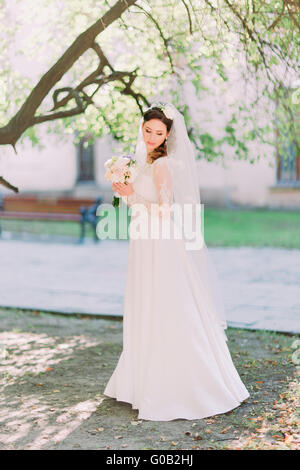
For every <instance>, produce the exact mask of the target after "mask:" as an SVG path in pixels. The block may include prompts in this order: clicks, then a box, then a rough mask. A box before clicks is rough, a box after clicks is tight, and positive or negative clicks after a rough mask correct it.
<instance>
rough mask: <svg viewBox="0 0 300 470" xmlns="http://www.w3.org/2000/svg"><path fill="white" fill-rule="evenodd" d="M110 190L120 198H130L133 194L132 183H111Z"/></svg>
mask: <svg viewBox="0 0 300 470" xmlns="http://www.w3.org/2000/svg"><path fill="white" fill-rule="evenodd" d="M112 188H113V190H114V191H115V192H116V193H119V194H120V195H121V196H130V194H132V193H133V192H134V189H133V185H132V183H126V184H125V183H113V184H112Z"/></svg>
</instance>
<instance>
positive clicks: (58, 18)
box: [0, 0, 300, 161]
mask: <svg viewBox="0 0 300 470" xmlns="http://www.w3.org/2000/svg"><path fill="white" fill-rule="evenodd" d="M188 6H189V12H187V4H186V3H185V2H182V1H181V0H176V1H173V2H167V3H166V2H164V1H162V0H153V1H151V5H150V4H149V3H146V2H140V1H138V2H137V3H136V5H133V6H131V7H130V8H129V10H126V11H125V12H124V13H123V14H122V16H121V18H119V19H118V20H117V21H115V22H114V23H113V24H111V25H110V26H109V27H108V28H107V29H106V30H105V31H104V32H103V33H101V35H99V37H98V38H97V41H98V43H99V45H100V46H101V48H102V50H103V51H104V53H105V55H106V57H108V58H109V61H110V63H111V64H112V66H113V67H114V69H115V70H119V71H125V70H127V71H133V70H135V69H137V78H136V79H135V81H134V85H133V90H134V92H135V93H136V94H141V95H143V96H144V97H146V98H147V100H148V102H151V100H152V99H153V98H156V97H157V96H158V95H159V94H163V93H166V92H168V93H169V95H170V96H171V97H172V100H173V103H174V104H175V105H177V106H178V107H179V108H180V109H181V110H183V112H184V114H185V118H186V122H187V125H188V126H189V133H190V137H191V139H192V140H193V141H194V143H195V145H196V148H197V151H198V157H200V158H206V159H208V160H213V159H215V158H217V157H220V156H224V154H225V149H226V148H228V147H229V148H231V150H232V151H233V153H234V155H235V156H236V157H237V158H248V157H249V158H250V161H254V160H253V156H250V154H251V152H250V151H249V148H248V145H247V144H248V142H252V141H254V140H258V141H260V142H262V143H266V144H268V145H274V144H275V141H274V136H273V127H274V126H275V125H276V127H277V128H278V129H279V145H280V146H281V149H282V151H283V152H285V149H286V141H288V142H289V143H290V142H291V141H293V140H295V145H296V146H297V148H298V150H299V135H300V134H299V119H298V120H297V112H298V111H297V110H299V102H300V99H299V87H298V88H296V89H295V90H294V91H293V90H292V92H291V93H290V95H289V96H287V94H286V90H285V87H284V86H282V87H280V86H279V85H280V83H282V80H284V77H286V76H287V75H288V73H290V74H292V72H294V73H295V72H296V73H297V72H298V64H299V47H298V44H299V28H297V23H295V18H294V17H295V16H296V15H294V17H293V15H292V14H289V11H290V10H289V9H287V6H286V2H285V3H283V0H279V1H278V0H268V1H267V0H257V1H256V2H255V5H254V2H250V1H248V0H241V1H239V2H227V1H225V0H220V1H219V2H215V1H212V2H206V1H204V0H203V1H202V0H201V1H196V0H195V1H194V0H193V1H190V2H188ZM254 7H255V9H254ZM142 8H143V9H144V10H142ZM108 9H109V5H108V3H107V2H100V1H96V2H95V0H86V1H85V2H84V6H83V4H82V1H81V0H63V8H61V2H60V1H59V0H41V1H40V2H39V3H38V6H37V3H36V1H34V0H10V1H9V2H8V1H5V0H0V22H1V29H0V48H1V56H0V126H4V125H5V124H6V123H7V122H8V121H9V120H10V119H11V118H12V117H13V116H14V115H15V113H16V112H17V111H18V110H19V109H20V107H21V105H22V104H23V102H24V101H25V99H26V97H27V96H28V95H29V93H30V91H31V90H32V89H33V88H34V86H35V84H36V82H37V78H40V77H41V76H42V75H43V74H44V73H45V72H46V71H47V70H48V69H49V68H50V67H51V66H52V65H53V64H54V63H55V62H56V61H57V60H58V58H59V57H60V56H61V55H62V54H63V53H64V52H65V51H66V49H67V48H68V47H69V46H70V44H72V42H73V41H74V40H75V39H76V38H77V37H78V36H79V35H80V34H81V33H82V32H83V31H85V30H86V29H87V28H89V27H90V26H91V25H92V24H93V23H95V22H96V21H97V20H98V19H99V18H100V17H101V16H102V15H103V14H104V13H105V12H106V11H108ZM282 12H283V13H284V14H282V15H281V13H282ZM7 19H8V20H9V21H7ZM12 19H13V21H12ZM296 21H297V20H296ZM191 30H192V34H190V31H191ZM12 48H13V49H12ZM12 50H13V53H14V57H15V58H21V59H22V61H25V63H27V64H28V66H27V67H26V68H25V69H24V70H26V72H24V73H21V72H20V71H19V69H18V67H16V66H15V65H12V64H11V60H10V57H11V54H12ZM243 61H244V62H245V65H244V64H243ZM31 62H34V64H35V66H37V67H38V70H39V72H38V77H37V78H32V75H31V67H30V64H31ZM98 64H99V58H98V56H97V54H96V53H95V51H94V50H92V49H89V50H88V51H87V52H86V53H85V54H83V55H82V56H81V57H80V58H79V59H78V60H77V61H76V62H75V63H74V65H73V67H72V68H71V69H70V70H69V71H68V72H67V73H66V74H65V75H64V76H63V78H62V79H61V80H60V81H59V82H58V83H57V85H56V87H55V88H60V87H62V86H66V85H67V86H73V87H75V86H77V85H78V84H79V83H80V82H81V81H82V80H84V79H85V78H86V77H87V76H88V75H89V74H90V73H92V72H93V71H94V70H95V69H96V67H97V66H98ZM209 67H210V70H211V72H209ZM108 70H109V69H108V67H107V69H106V70H105V69H104V72H105V73H107V72H108ZM232 70H239V71H240V74H241V79H242V78H243V79H244V80H245V81H247V80H249V83H250V85H251V86H252V87H253V88H255V87H256V83H265V86H264V87H263V89H260V88H259V87H257V89H258V91H257V95H256V96H253V97H251V99H249V97H246V96H245V100H242V99H241V98H240V97H238V98H237V99H236V101H235V102H233V103H232V104H231V105H230V106H232V107H233V109H232V118H231V120H229V121H227V122H226V124H225V126H224V128H223V129H222V131H221V134H220V133H219V134H217V132H214V129H212V126H211V125H210V124H209V121H205V120H203V121H202V122H201V123H198V122H193V121H192V120H191V118H190V113H189V112H188V110H187V109H185V108H184V103H183V102H182V98H181V88H182V87H183V85H184V84H185V83H186V82H187V81H188V82H190V83H191V84H192V85H193V87H194V90H195V95H196V97H197V99H198V101H199V102H201V101H202V100H205V99H206V97H207V96H211V95H217V94H218V92H219V93H221V92H222V90H224V86H226V87H228V88H229V87H233V86H234V84H233V82H232V81H231V71H232ZM283 72H284V73H283ZM287 72H288V73H287ZM208 73H210V76H209V80H207V74H208ZM256 81H257V82H256ZM95 90H96V88H95V85H91V86H90V88H88V89H87V88H86V90H85V91H86V92H88V93H89V94H90V95H93V103H94V104H93V105H89V106H88V107H87V109H86V111H85V113H84V114H81V115H78V116H75V117H68V118H64V119H63V120H59V121H55V122H50V123H48V124H47V132H49V133H50V132H54V133H57V134H59V135H64V134H73V135H74V134H76V139H77V140H78V139H80V138H81V137H82V136H83V135H86V134H87V133H88V134H89V135H91V136H92V139H95V138H99V137H102V136H104V135H105V134H111V135H112V136H113V137H114V138H115V140H116V143H120V144H121V145H122V147H123V151H124V152H131V151H133V149H134V144H135V138H136V128H137V124H138V120H139V118H140V111H139V109H138V107H137V105H136V102H135V100H134V99H133V97H132V96H127V95H126V94H124V93H123V90H124V83H122V82H121V81H115V82H110V83H107V84H106V85H104V86H102V87H100V88H99V90H98V91H97V92H96V93H95V94H93V93H94V92H95ZM52 91H54V90H52ZM297 93H298V94H297ZM292 96H293V98H292ZM295 96H296V98H295ZM246 98H247V99H246ZM275 102H277V115H276V117H275V119H273V118H272V117H271V116H273V111H272V109H273V108H272V106H273V105H274V103H275ZM52 104H53V103H52V98H51V95H49V96H48V97H47V98H46V99H45V100H44V102H43V103H42V105H41V106H40V108H39V109H38V114H46V113H49V112H50V109H51V107H52ZM73 106H74V101H71V102H69V104H68V105H67V107H66V109H70V108H72V107H73ZM262 107H263V109H264V110H265V112H266V113H269V115H270V121H269V122H267V123H263V122H262V121H261V119H260V116H259V113H258V112H257V110H259V109H262ZM269 110H270V111H269ZM213 118H214V117H213ZM220 135H221V136H220ZM25 138H29V139H30V140H31V142H32V145H38V141H39V136H38V132H37V131H36V129H28V130H27V131H26V132H25V133H24V134H23V137H22V139H25Z"/></svg>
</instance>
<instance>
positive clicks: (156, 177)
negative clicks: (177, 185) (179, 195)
mask: <svg viewBox="0 0 300 470" xmlns="http://www.w3.org/2000/svg"><path fill="white" fill-rule="evenodd" d="M153 165H154V166H153V181H154V184H155V187H156V190H157V196H158V203H159V204H160V205H162V204H165V205H168V206H170V205H172V203H173V188H172V177H171V172H170V170H169V165H168V161H167V159H166V157H160V158H159V159H158V160H156V161H155V162H154V163H153Z"/></svg>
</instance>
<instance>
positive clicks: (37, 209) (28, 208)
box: [0, 195, 103, 243]
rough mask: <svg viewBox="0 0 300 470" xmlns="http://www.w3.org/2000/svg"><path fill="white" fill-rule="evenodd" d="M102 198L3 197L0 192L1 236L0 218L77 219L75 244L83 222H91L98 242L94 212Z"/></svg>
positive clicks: (80, 239) (81, 237)
mask: <svg viewBox="0 0 300 470" xmlns="http://www.w3.org/2000/svg"><path fill="white" fill-rule="evenodd" d="M102 200H103V198H102V197H98V198H97V199H96V200H94V199H75V198H67V197H58V198H55V197H51V198H45V197H38V196H2V195H0V237H1V233H2V228H1V220H2V219H14V220H55V221H60V220H62V221H65V222H79V223H80V228H81V230H80V236H79V239H78V243H82V242H83V240H84V238H85V226H86V223H89V224H91V226H92V228H93V233H94V240H95V242H96V241H100V239H99V238H98V237H97V233H96V225H97V222H98V219H97V216H96V211H97V207H98V206H99V204H101V203H102Z"/></svg>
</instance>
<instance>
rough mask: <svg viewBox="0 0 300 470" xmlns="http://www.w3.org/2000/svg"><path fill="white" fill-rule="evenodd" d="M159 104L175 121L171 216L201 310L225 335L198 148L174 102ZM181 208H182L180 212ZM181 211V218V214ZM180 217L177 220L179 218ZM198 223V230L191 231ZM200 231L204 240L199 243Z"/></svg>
mask: <svg viewBox="0 0 300 470" xmlns="http://www.w3.org/2000/svg"><path fill="white" fill-rule="evenodd" d="M153 107H159V108H160V109H162V111H163V112H164V113H165V115H166V116H167V117H168V118H169V119H172V120H173V123H172V127H171V131H170V134H169V136H168V139H167V154H168V156H170V159H169V163H170V164H169V168H170V171H171V174H172V182H173V196H174V203H173V206H174V208H175V209H176V210H174V211H172V213H171V216H172V218H173V220H174V223H175V222H176V224H177V226H178V224H179V225H180V227H181V229H182V231H181V236H182V238H183V240H184V242H185V243H184V247H185V251H186V254H187V257H188V260H189V261H190V263H189V266H188V269H189V271H190V276H191V279H190V280H191V283H192V285H194V289H193V292H194V295H195V296H197V301H198V302H199V305H200V306H201V307H202V309H201V311H202V312H204V314H205V315H207V317H208V318H209V319H210V320H211V321H212V322H215V325H216V326H217V327H219V328H220V331H221V332H222V334H224V336H225V340H226V341H227V336H226V334H225V331H224V330H225V329H226V328H227V322H226V316H225V309H224V300H223V294H222V289H221V285H220V281H219V277H218V274H217V271H216V269H215V266H214V263H213V261H212V259H211V256H210V254H209V252H208V249H207V246H206V243H205V240H204V236H203V233H204V224H203V221H204V211H203V204H201V199H200V190H199V183H198V177H197V175H198V168H197V163H196V158H195V152H194V147H193V145H192V143H191V141H190V139H189V136H188V133H187V129H186V125H185V121H184V117H183V115H182V114H181V113H180V112H179V111H178V110H177V108H176V107H175V106H174V105H173V104H171V103H161V102H156V103H153V104H152V105H151V108H153ZM143 122H144V120H143V117H142V118H141V120H140V125H139V132H138V138H137V143H136V149H135V158H136V160H137V163H138V164H139V165H143V164H144V163H145V161H146V155H147V150H146V145H145V142H144V139H143V134H142V125H143ZM178 209H180V210H179V211H178ZM178 213H181V217H179V218H178V217H177V216H178ZM175 219H176V220H175ZM191 224H192V225H193V224H194V231H191V230H190V228H191ZM191 234H192V235H195V237H197V242H191ZM199 234H200V240H201V243H199Z"/></svg>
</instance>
